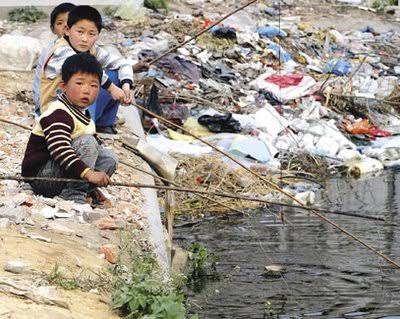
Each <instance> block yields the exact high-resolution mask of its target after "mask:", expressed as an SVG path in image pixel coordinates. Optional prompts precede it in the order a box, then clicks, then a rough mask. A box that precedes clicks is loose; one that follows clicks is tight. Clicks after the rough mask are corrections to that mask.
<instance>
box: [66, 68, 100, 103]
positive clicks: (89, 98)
mask: <svg viewBox="0 0 400 319" xmlns="http://www.w3.org/2000/svg"><path fill="white" fill-rule="evenodd" d="M60 86H61V88H62V89H63V91H64V92H65V95H66V96H67V98H68V99H69V100H70V101H71V102H72V103H73V104H74V105H76V106H78V107H80V108H87V107H88V106H89V105H91V104H92V103H93V102H94V101H95V100H96V98H97V95H98V94H99V90H100V81H99V78H98V76H96V75H94V74H88V73H81V72H78V73H75V74H74V75H73V76H72V77H71V78H70V79H69V81H68V82H67V83H65V82H61V84H60Z"/></svg>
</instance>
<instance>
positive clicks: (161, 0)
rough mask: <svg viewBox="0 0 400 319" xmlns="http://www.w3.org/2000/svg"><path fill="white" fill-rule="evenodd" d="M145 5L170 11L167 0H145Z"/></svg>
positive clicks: (153, 8)
mask: <svg viewBox="0 0 400 319" xmlns="http://www.w3.org/2000/svg"><path fill="white" fill-rule="evenodd" d="M144 6H145V7H146V8H149V9H152V10H156V11H157V10H159V9H163V10H166V11H168V3H167V0H144Z"/></svg>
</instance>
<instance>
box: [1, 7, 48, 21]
mask: <svg viewBox="0 0 400 319" xmlns="http://www.w3.org/2000/svg"><path fill="white" fill-rule="evenodd" d="M8 15H9V17H10V21H17V22H25V23H34V22H36V21H39V20H40V19H43V18H47V14H46V13H44V12H43V11H40V10H38V9H37V8H36V7H34V6H27V7H22V8H15V9H13V10H11V11H10V12H9V13H8Z"/></svg>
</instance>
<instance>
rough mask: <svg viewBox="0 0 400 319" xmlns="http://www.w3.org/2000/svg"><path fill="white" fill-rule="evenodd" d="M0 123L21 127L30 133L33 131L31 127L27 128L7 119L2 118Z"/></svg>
mask: <svg viewBox="0 0 400 319" xmlns="http://www.w3.org/2000/svg"><path fill="white" fill-rule="evenodd" d="M0 122H4V123H7V124H12V125H15V126H18V127H21V128H23V129H25V130H29V131H30V130H32V128H31V127H29V126H26V125H23V124H20V123H16V122H13V121H10V120H7V119H5V118H3V117H0Z"/></svg>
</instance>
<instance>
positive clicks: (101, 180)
mask: <svg viewBox="0 0 400 319" xmlns="http://www.w3.org/2000/svg"><path fill="white" fill-rule="evenodd" d="M84 178H85V179H86V180H87V181H88V182H90V183H92V184H95V185H97V186H107V185H108V184H110V183H111V179H110V177H109V176H108V175H107V174H106V173H104V172H96V171H92V170H89V171H88V172H87V173H86V174H85V176H84Z"/></svg>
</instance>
